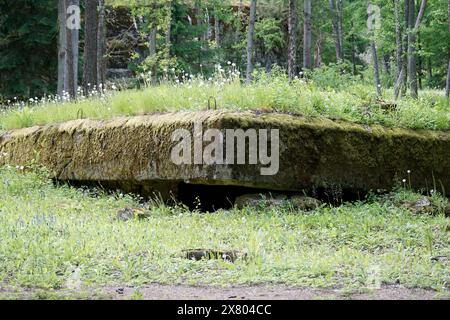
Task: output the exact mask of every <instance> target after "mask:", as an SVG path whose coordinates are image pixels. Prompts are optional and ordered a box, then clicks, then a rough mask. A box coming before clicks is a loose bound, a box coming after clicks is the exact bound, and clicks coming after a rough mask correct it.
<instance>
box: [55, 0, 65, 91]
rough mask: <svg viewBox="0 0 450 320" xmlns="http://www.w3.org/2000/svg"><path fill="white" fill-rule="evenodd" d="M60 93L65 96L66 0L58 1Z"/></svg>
mask: <svg viewBox="0 0 450 320" xmlns="http://www.w3.org/2000/svg"><path fill="white" fill-rule="evenodd" d="M58 29H59V37H58V89H57V91H58V95H59V96H63V94H64V91H65V87H64V84H65V83H66V75H67V63H66V59H67V57H66V53H67V42H66V41H67V35H66V32H67V27H66V1H65V0H59V2H58Z"/></svg>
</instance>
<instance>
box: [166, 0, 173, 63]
mask: <svg viewBox="0 0 450 320" xmlns="http://www.w3.org/2000/svg"><path fill="white" fill-rule="evenodd" d="M167 5H168V7H169V13H168V16H167V19H168V22H167V29H166V59H167V60H169V59H170V50H171V47H172V41H171V38H172V1H168V3H167Z"/></svg>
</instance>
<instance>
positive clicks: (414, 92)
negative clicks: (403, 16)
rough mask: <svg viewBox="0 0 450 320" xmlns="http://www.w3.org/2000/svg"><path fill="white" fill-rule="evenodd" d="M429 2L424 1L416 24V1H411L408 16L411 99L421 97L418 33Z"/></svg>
mask: <svg viewBox="0 0 450 320" xmlns="http://www.w3.org/2000/svg"><path fill="white" fill-rule="evenodd" d="M426 5H427V0H422V3H421V5H420V10H419V14H418V16H417V19H416V22H415V23H414V17H415V1H414V0H409V14H408V27H409V28H408V29H409V30H408V76H409V82H410V89H411V97H412V98H417V97H418V96H419V89H418V86H417V65H416V48H415V46H416V33H417V31H418V30H419V27H420V22H421V21H422V18H423V15H424V13H425V8H426Z"/></svg>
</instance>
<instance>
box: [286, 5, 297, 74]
mask: <svg viewBox="0 0 450 320" xmlns="http://www.w3.org/2000/svg"><path fill="white" fill-rule="evenodd" d="M297 14H298V12H297V0H289V14H288V37H289V47H288V75H289V79H290V80H292V79H294V77H295V76H296V74H297V70H296V69H297V68H296V60H297Z"/></svg>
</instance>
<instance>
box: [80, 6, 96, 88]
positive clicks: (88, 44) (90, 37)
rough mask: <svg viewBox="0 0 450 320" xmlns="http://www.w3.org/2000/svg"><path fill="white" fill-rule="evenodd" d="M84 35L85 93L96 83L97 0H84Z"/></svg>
mask: <svg viewBox="0 0 450 320" xmlns="http://www.w3.org/2000/svg"><path fill="white" fill-rule="evenodd" d="M85 3H86V11H85V30H84V32H85V36H84V66H83V87H84V90H85V93H86V94H89V91H91V90H92V89H93V87H94V86H95V85H96V84H97V27H98V15H97V6H98V0H85Z"/></svg>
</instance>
